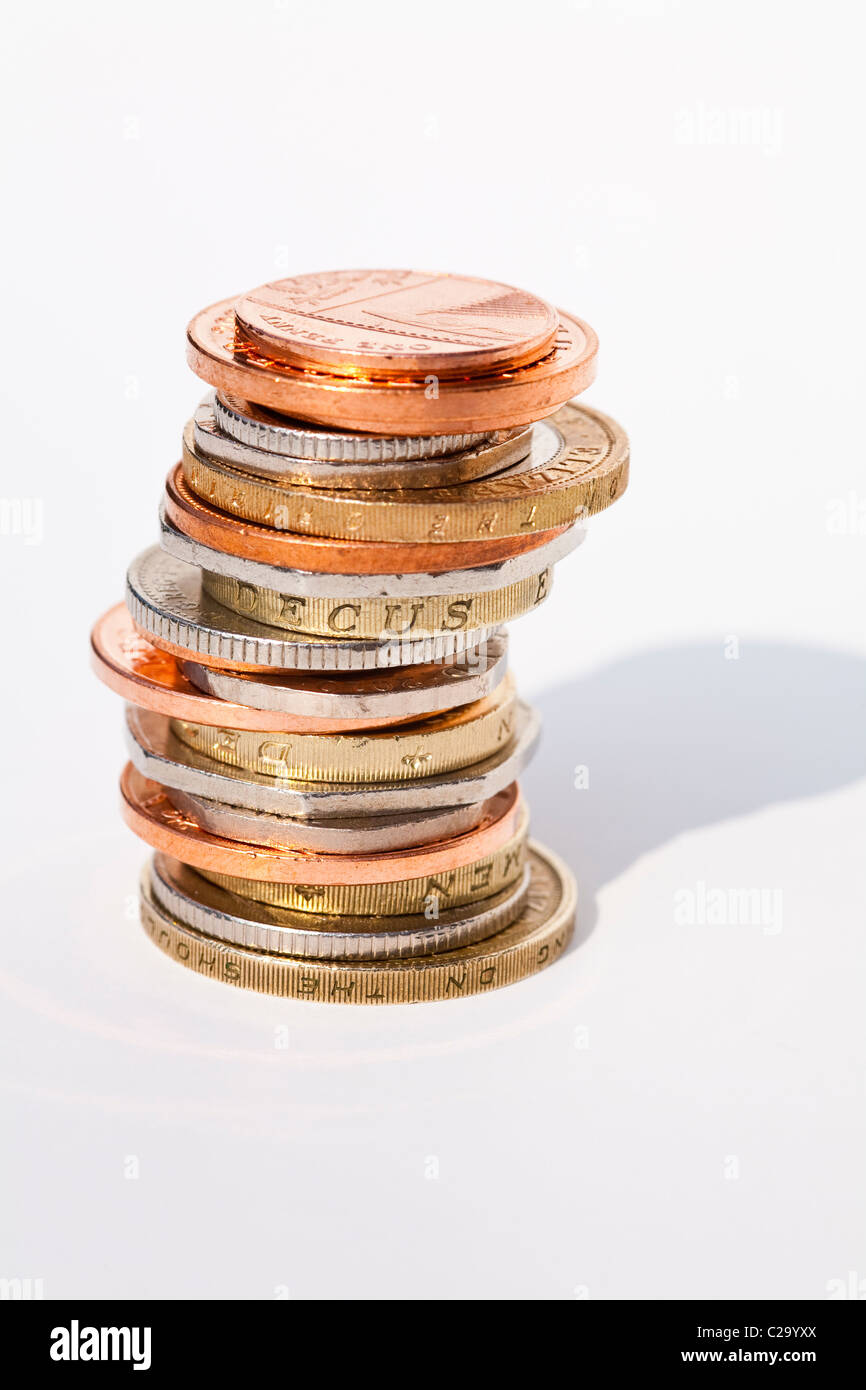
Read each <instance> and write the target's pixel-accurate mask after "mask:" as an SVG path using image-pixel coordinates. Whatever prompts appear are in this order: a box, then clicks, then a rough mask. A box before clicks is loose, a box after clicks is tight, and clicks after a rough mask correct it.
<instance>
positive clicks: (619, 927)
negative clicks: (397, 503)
mask: <svg viewBox="0 0 866 1390" xmlns="http://www.w3.org/2000/svg"><path fill="white" fill-rule="evenodd" d="M858 18H859V16H858V12H857V9H856V7H855V6H853V5H846V4H841V3H829V4H825V5H823V6H822V7H821V9H820V11H816V10H815V7H814V6H813V5H811V4H808V5H807V4H804V3H791V0H778V3H766V0H764V2H763V3H760V2H759V3H756V2H755V0H748V2H747V3H731V0H726V3H724V4H722V3H718V4H697V3H696V4H686V3H681V4H676V3H665V0H646V3H639V2H638V0H636V2H635V3H630V0H622V2H621V3H609V4H604V3H601V0H585V3H576V4H571V5H569V4H543V3H534V4H529V5H526V4H520V5H517V4H514V3H499V4H495V5H494V4H477V3H475V4H469V3H467V2H466V0H461V3H439V4H436V5H435V6H425V5H416V6H413V5H408V4H405V3H402V4H397V3H394V4H376V3H365V4H359V3H340V4H337V3H329V4H327V5H325V4H322V5H310V4H295V3H288V0H285V2H284V0H279V2H278V3H274V0H248V3H245V4H224V3H223V4H220V3H213V0H208V3H203V0H202V3H173V4H168V3H165V2H164V0H163V3H153V2H152V3H150V4H147V5H117V4H109V3H101V4H94V3H77V4H75V5H72V6H70V5H62V4H59V3H53V2H52V3H41V4H39V5H30V6H25V5H19V6H18V7H17V8H16V9H15V10H14V12H11V13H10V14H9V15H8V16H7V19H6V21H5V24H4V38H5V44H4V47H5V52H4V55H3V62H4V66H5V75H4V76H3V79H2V83H0V93H2V100H3V104H4V107H5V108H6V110H5V112H4V116H3V135H4V144H5V154H4V165H5V172H4V183H5V187H6V192H7V201H6V211H5V217H4V226H3V231H4V235H5V243H6V246H5V252H4V256H3V269H4V272H5V276H4V278H5V286H4V290H3V299H2V314H3V322H4V330H5V331H4V334H3V348H2V351H3V359H4V365H3V371H2V374H0V375H2V389H3V401H2V441H3V470H4V481H3V496H4V498H5V499H6V500H7V501H15V500H16V499H17V500H19V501H20V500H22V499H23V500H24V501H25V502H29V503H30V504H31V506H35V508H36V510H35V511H33V510H31V512H30V516H31V518H33V519H35V518H37V517H38V509H39V507H41V508H42V523H41V528H40V527H39V526H38V525H37V526H36V527H35V529H33V530H31V534H30V535H23V534H20V532H19V533H18V534H15V531H16V527H15V525H14V515H15V512H14V508H13V509H10V510H7V511H6V512H4V516H6V517H7V518H10V519H9V520H7V521H6V522H4V527H5V534H4V535H3V536H2V537H0V563H2V572H3V596H4V613H5V616H4V622H3V638H4V658H5V659H4V680H3V702H4V714H3V724H2V729H3V763H2V766H3V774H4V795H3V798H2V802H3V811H4V820H5V828H4V838H3V848H4V858H5V866H4V882H3V925H4V944H3V948H2V959H0V995H2V1018H3V1029H4V1034H5V1036H4V1039H3V1040H2V1050H0V1058H2V1060H0V1075H2V1085H3V1087H4V1088H5V1096H4V1110H5V1116H6V1120H5V1124H4V1130H5V1140H4V1146H3V1148H4V1152H3V1168H4V1172H3V1178H4V1181H3V1183H2V1188H0V1191H2V1194H3V1196H2V1204H3V1208H4V1211H3V1214H2V1220H0V1276H3V1277H6V1278H10V1277H13V1278H14V1277H18V1278H27V1277H30V1278H32V1279H42V1280H43V1288H44V1292H45V1294H46V1296H49V1297H51V1296H57V1297H59V1296H64V1295H82V1296H83V1295H94V1296H95V1295H116V1296H120V1297H133V1296H136V1295H151V1296H155V1297H161V1298H178V1297H179V1298H186V1297H197V1296H201V1297H220V1296H229V1297H240V1298H271V1297H273V1296H274V1294H275V1291H277V1292H278V1293H280V1292H285V1291H288V1292H289V1293H290V1294H291V1296H293V1297H297V1298H309V1297H326V1298H340V1299H342V1298H350V1299H351V1298H359V1297H372V1298H389V1297H403V1298H416V1297H432V1298H461V1299H474V1298H509V1297H516V1298H521V1299H528V1298H544V1299H560V1298H574V1297H578V1298H580V1297H589V1298H591V1299H606V1298H642V1297H648V1296H649V1297H659V1298H677V1297H683V1296H689V1295H696V1296H699V1297H705V1298H722V1297H733V1296H744V1297H748V1296H758V1297H770V1296H776V1295H779V1296H783V1297H795V1296H804V1297H807V1298H815V1299H821V1298H824V1297H826V1296H828V1294H830V1295H839V1294H841V1293H847V1294H849V1295H850V1294H852V1293H854V1292H857V1291H858V1288H859V1291H860V1292H861V1293H866V1282H863V1281H866V1250H864V1239H863V1238H864V1211H863V1184H862V1173H863V1169H864V1157H866V1155H864V1147H866V1146H864V1127H863V1112H862V1077H863V1071H862V1064H863V1054H864V1040H863V1022H862V990H863V973H864V971H863V965H864V945H863V937H864V929H866V922H864V874H863V868H862V823H863V821H862V817H863V809H864V795H863V783H862V780H861V779H862V774H863V771H864V761H866V759H864V743H863V717H862V716H863V693H864V662H863V640H862V601H863V596H862V585H861V577H862V559H863V548H864V531H866V484H864V482H863V477H862V459H863V440H862V408H861V395H862V381H863V367H864V361H863V356H864V354H863V327H862V325H863V316H862V301H861V300H859V299H858V300H856V301H855V297H854V295H855V289H856V288H857V281H858V279H859V271H860V269H861V262H862V247H863V221H862V216H861V214H862V205H861V189H860V174H861V170H862V118H863V110H862V95H861V94H862V89H863V83H862V49H861V42H860V39H861V37H862V36H861V35H858V33H857V32H856V21H857V19H858ZM344 265H349V266H358V265H361V266H363V265H370V266H378V265H384V266H389V265H397V266H403V265H407V266H416V265H420V266H424V267H436V268H447V269H453V270H458V271H469V272H476V273H479V274H481V275H485V276H488V277H491V278H501V279H503V280H506V281H509V282H512V283H516V284H520V285H525V286H527V287H528V288H531V289H533V290H535V291H537V292H538V293H540V294H542V295H544V296H546V297H547V298H549V299H551V300H553V301H554V302H555V303H558V304H562V305H565V306H567V307H568V308H570V309H572V310H574V311H575V312H577V313H579V314H581V315H582V316H584V317H585V318H587V319H588V320H589V321H590V322H591V323H592V324H593V325H594V326H595V327H596V329H597V330H598V332H599V335H600V338H601V344H602V351H601V358H600V372H599V378H598V381H597V383H596V385H595V386H593V387H592V389H591V391H590V392H589V395H588V397H587V399H588V400H589V401H590V402H591V403H593V404H597V405H599V406H600V407H601V408H602V409H604V410H607V411H610V412H611V413H612V414H614V415H615V416H616V417H618V418H619V419H620V420H621V421H622V423H623V424H624V425H625V426H626V428H627V429H628V430H629V433H630V435H631V439H632V453H633V472H632V484H631V486H630V489H629V491H628V493H627V494H626V496H625V498H624V500H622V501H621V502H619V503H618V504H617V505H616V506H615V507H614V508H612V509H611V510H610V511H609V512H608V513H606V514H605V515H604V516H602V517H600V518H599V519H598V520H597V521H596V522H595V523H594V524H593V525H592V527H591V531H590V536H589V539H588V541H587V543H586V544H585V545H584V547H583V548H582V549H581V551H580V552H579V553H578V554H577V555H575V556H573V557H572V558H571V559H570V560H568V561H566V562H565V563H564V564H563V566H562V567H561V570H560V572H559V573H558V575H557V579H556V584H555V585H554V590H553V594H552V597H551V599H550V601H549V603H548V604H547V605H546V606H545V607H544V608H543V609H542V610H540V611H539V612H538V613H537V614H536V615H535V616H534V617H533V618H531V619H526V620H524V621H523V622H522V623H520V624H517V625H516V626H515V627H514V628H513V629H512V662H513V668H514V669H515V671H516V673H517V675H518V678H519V681H520V684H521V686H522V689H523V692H524V694H526V695H528V696H531V697H532V698H533V699H534V700H535V701H536V702H537V704H538V705H539V707H540V709H541V711H542V713H543V715H544V717H545V719H546V737H545V742H544V746H543V751H542V752H541V753H540V755H539V757H538V760H537V762H536V763H535V765H534V766H533V768H532V771H531V773H530V774H529V775H528V776H527V778H526V783H525V789H526V791H527V793H528V795H529V797H530V800H531V806H532V810H533V815H534V828H535V833H536V834H537V836H538V837H539V838H541V839H543V840H546V841H547V842H548V843H549V844H551V845H552V846H553V847H554V848H556V849H557V850H558V851H559V852H560V853H562V854H563V855H564V856H565V857H566V858H567V859H568V861H569V862H570V863H571V864H572V866H573V867H574V869H575V870H576V872H577V873H578V876H579V880H580V885H581V893H582V900H581V909H580V931H579V938H578V944H577V946H576V947H575V948H574V949H573V950H572V951H571V952H570V953H569V954H568V956H567V957H566V958H565V960H564V961H563V962H561V963H559V964H558V965H557V966H556V967H555V968H553V969H551V970H550V971H549V972H548V973H545V974H543V975H541V976H539V977H537V978H535V979H532V980H529V981H527V982H526V983H524V984H521V985H519V986H516V987H514V988H512V989H510V990H505V991H502V992H499V993H495V994H489V995H487V996H485V997H482V998H477V999H471V1000H466V1001H458V1002H452V1003H449V1004H442V1005H438V1006H419V1007H403V1008H398V1009H394V1010H390V1011H389V1010H370V1011H364V1010H362V1009H342V1010H341V1009H338V1008H329V1007H328V1006H324V1005H312V1004H304V1003H280V1002H278V1001H272V1000H269V999H267V998H262V997H258V996H256V995H251V994H244V993H241V992H238V991H234V990H231V989H228V988H223V987H220V986H219V985H217V984H215V983H212V982H210V981H207V980H204V979H200V978H198V977H196V976H194V975H191V974H188V973H186V972H185V971H183V970H182V969H181V968H179V967H178V966H176V965H174V964H172V963H171V962H170V961H168V960H167V959H166V958H165V957H163V956H162V955H161V954H160V953H158V952H157V951H155V950H154V949H153V947H152V946H151V945H150V944H149V943H148V942H147V940H146V939H145V937H144V935H143V933H142V932H141V930H140V928H139V927H138V926H137V924H136V922H135V920H133V919H134V901H135V893H136V883H137V874H138V869H139V866H140V865H141V864H142V863H143V862H144V860H145V857H146V852H145V850H144V849H143V847H142V846H141V845H140V844H139V843H138V842H136V841H135V840H133V838H132V836H131V835H130V834H129V833H128V832H126V831H125V830H124V829H123V828H122V827H121V825H120V821H119V816H118V813H117V809H116V799H117V794H116V779H117V776H118V773H119V770H120V767H121V764H122V761H123V751H122V741H121V706H120V702H119V701H118V700H117V699H116V697H114V696H113V695H111V694H110V693H109V692H108V691H106V690H105V689H104V688H103V687H101V686H100V685H99V684H98V683H97V682H96V681H95V680H94V679H93V678H92V676H91V675H90V674H89V672H88V669H87V640H88V630H89V627H90V625H91V623H92V622H93V620H94V619H95V618H96V617H97V616H98V614H99V613H100V612H101V611H102V610H103V609H105V608H106V607H108V606H109V605H110V604H112V603H114V602H115V601H117V599H119V598H120V596H121V593H122V583H123V575H124V570H125V567H126V564H127V563H128V562H129V560H130V559H131V557H132V556H133V554H134V553H135V552H136V551H137V550H139V549H141V548H142V547H144V546H145V545H147V544H150V543H151V542H152V541H153V540H154V539H155V526H156V508H157V502H158V498H159V493H160V489H161V485H162V480H163V477H164V474H165V472H166V471H167V469H168V467H169V465H170V464H171V463H172V462H173V461H174V460H175V459H176V457H177V456H178V453H179V444H180V433H181V428H182V425H183V423H184V420H185V419H186V418H187V416H188V415H189V414H190V413H191V409H192V407H193V405H194V404H195V402H196V401H197V400H198V398H199V396H200V394H201V392H202V387H201V386H200V384H199V383H197V382H196V381H195V380H194V379H193V377H192V376H191V374H190V373H189V371H188V369H187V368H186V366H185V362H184V351H183V348H184V327H185V324H186V322H187V320H188V319H189V318H190V317H191V315H192V314H193V313H194V312H195V311H196V310H197V309H199V308H201V307H202V306H204V305H205V304H208V303H210V302H212V301H213V300H216V299H219V298H223V297H226V296H228V295H231V294H233V293H236V292H237V293H239V292H241V291H242V290H244V289H246V288H248V287H249V286H251V285H254V284H258V283H260V282H262V281H264V280H267V279H271V278H274V276H275V275H276V274H278V273H284V274H294V273H300V272H302V271H308V270H317V269H323V268H330V267H334V266H344ZM577 765H585V766H586V768H588V771H589V787H588V788H587V789H584V790H575V788H574V786H573V782H574V768H575V767H576V766H577ZM701 883H704V884H706V885H707V887H708V888H720V889H722V890H723V891H724V892H725V893H727V892H731V891H736V890H740V889H749V888H760V889H764V890H766V891H767V892H768V893H769V894H771V895H776V896H773V897H772V898H771V899H770V901H772V902H774V903H776V904H780V906H779V910H778V911H775V910H774V911H773V913H772V920H765V921H764V922H763V923H761V922H756V923H753V924H752V925H740V926H738V925H729V926H708V925H704V926H700V925H691V926H689V925H685V924H682V923H678V922H677V920H676V918H675V911H674V905H675V895H676V894H677V893H678V892H680V891H682V890H692V891H697V885H699V884H701ZM283 1026H285V1027H287V1028H288V1040H289V1045H288V1047H287V1048H280V1047H278V1046H277V1045H276V1043H277V1042H278V1041H279V1039H280V1038H281V1037H282V1034H280V1033H278V1032H277V1030H278V1029H280V1028H281V1027H283ZM132 1160H137V1164H136V1163H135V1162H132ZM136 1167H137V1171H138V1173H139V1176H138V1177H137V1178H134V1177H129V1176H125V1174H129V1173H134V1172H135V1171H136ZM437 1173H438V1176H436V1174H437ZM858 1281H859V1282H858Z"/></svg>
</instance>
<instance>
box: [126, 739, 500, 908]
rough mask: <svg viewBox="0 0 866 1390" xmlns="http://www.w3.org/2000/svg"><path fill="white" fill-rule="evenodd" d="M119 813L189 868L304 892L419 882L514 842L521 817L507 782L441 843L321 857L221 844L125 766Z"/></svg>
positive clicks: (159, 788)
mask: <svg viewBox="0 0 866 1390" xmlns="http://www.w3.org/2000/svg"><path fill="white" fill-rule="evenodd" d="M120 792H121V814H122V816H123V819H124V821H125V823H126V825H127V826H128V827H129V829H130V830H132V831H133V833H134V834H136V835H137V836H138V837H139V839H142V840H144V841H145V843H146V844H149V845H150V846H151V848H153V849H156V850H159V851H161V852H162V853H163V854H169V855H171V856H172V857H173V858H174V859H179V860H180V862H181V863H182V864H187V865H189V866H190V867H191V868H199V869H205V870H209V871H211V872H213V873H222V874H230V875H232V876H234V877H237V878H251V879H256V880H257V881H258V882H264V883H301V884H308V885H310V886H311V887H315V886H319V885H329V886H334V885H340V884H347V885H348V884H354V883H392V882H395V881H399V880H401V879H414V878H426V877H427V876H428V875H434V874H441V873H446V872H448V871H449V870H451V869H458V868H462V867H463V866H464V865H466V864H472V863H474V862H475V861H476V860H478V859H483V858H485V856H487V855H488V854H495V853H496V851H497V850H499V849H501V848H502V846H503V845H505V844H507V842H508V841H509V840H510V839H512V838H513V836H514V835H515V834H516V833H517V830H518V829H519V827H520V824H521V820H522V817H523V816H524V814H525V811H524V805H523V800H522V797H521V794H520V789H519V787H518V785H517V783H516V782H512V783H511V785H510V786H509V787H506V788H505V789H504V790H503V791H501V792H497V793H496V794H495V796H493V797H491V798H490V799H489V810H488V811H487V813H486V814H485V816H484V817H483V818H482V820H481V821H480V822H479V824H478V825H477V826H475V827H474V828H473V829H471V830H466V831H464V832H463V833H462V834H460V835H455V836H452V837H450V838H449V839H447V840H439V841H434V842H433V843H432V844H427V845H423V846H421V847H417V848H412V849H402V850H392V851H389V852H386V853H379V854H358V853H352V854H342V855H341V854H323V853H319V852H316V851H314V850H304V849H275V848H273V847H271V846H268V845H250V844H246V843H243V842H241V841H239V840H226V839H224V838H222V837H221V836H218V835H213V834H211V833H210V832H209V831H207V830H204V829H202V827H201V826H199V824H198V822H197V821H196V820H195V819H194V817H193V816H191V815H189V814H187V813H186V812H183V811H180V810H179V809H178V808H177V807H176V806H175V805H174V804H173V803H172V801H171V796H170V793H169V791H167V790H166V788H164V787H162V786H160V784H159V783H158V782H154V781H152V780H151V779H150V778H147V777H144V776H143V775H142V774H141V773H140V772H138V771H137V769H136V768H135V767H134V766H133V765H132V763H127V764H126V766H125V768H124V769H123V772H122V773H121V777H120Z"/></svg>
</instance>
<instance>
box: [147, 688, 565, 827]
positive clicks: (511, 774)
mask: <svg viewBox="0 0 866 1390" xmlns="http://www.w3.org/2000/svg"><path fill="white" fill-rule="evenodd" d="M514 725H515V733H514V737H513V738H512V740H511V742H510V743H508V744H506V745H505V747H503V748H501V749H499V750H498V751H497V752H496V753H494V754H493V755H492V756H491V757H489V758H485V759H483V761H481V762H477V763H471V764H470V765H469V766H468V767H462V768H458V769H456V770H455V771H454V772H446V773H442V774H441V775H440V776H437V777H422V778H419V779H418V781H417V782H411V783H408V784H407V783H404V782H399V783H394V782H389V783H385V782H368V783H364V784H363V785H357V784H354V783H346V782H302V781H299V780H297V779H294V778H290V777H280V778H276V777H266V776H265V775H264V774H263V773H259V772H249V771H247V770H246V769H245V768H236V767H231V766H229V764H227V763H218V762H216V761H215V760H214V759H213V758H209V757H207V756H206V755H205V754H203V753H196V752H195V751H194V750H193V749H192V748H188V747H187V746H186V744H185V743H181V741H180V739H178V738H176V737H175V735H174V734H173V733H172V731H171V725H170V721H169V718H168V716H167V715H164V714H157V713H156V712H155V711H154V710H148V709H138V708H136V707H135V706H133V705H127V707H126V742H127V748H128V751H129V756H130V759H131V761H132V764H133V766H134V767H136V768H137V769H138V771H139V772H140V773H141V774H142V776H143V777H148V778H150V780H151V781H153V782H158V783H159V784H160V786H163V787H166V788H167V789H168V790H169V791H170V792H173V791H179V792H188V793H189V795H190V796H200V797H203V798H204V799H205V800H207V801H221V802H224V803H225V804H226V805H228V806H242V807H244V808H245V809H246V810H248V811H265V812H271V813H273V814H274V815H277V816H297V817H302V818H303V817H307V816H313V817H320V816H321V817H328V816H375V815H385V814H388V813H389V812H394V811H398V812H399V811H404V812H405V811H411V812H414V811H423V810H428V809H436V808H438V807H442V806H468V805H471V804H473V803H475V802H478V801H486V800H487V799H488V797H491V796H494V795H495V794H496V792H499V791H502V790H503V788H505V787H507V786H509V785H510V784H511V783H512V782H513V781H514V780H515V778H516V777H519V776H520V774H521V772H522V771H523V769H524V768H525V766H526V764H527V763H528V762H529V759H530V758H531V757H532V754H533V753H534V751H535V746H536V744H537V742H538V737H539V720H538V716H537V714H536V713H535V711H534V710H532V709H530V707H529V706H528V705H524V704H523V703H522V702H521V701H518V702H517V705H516V708H515V719H514Z"/></svg>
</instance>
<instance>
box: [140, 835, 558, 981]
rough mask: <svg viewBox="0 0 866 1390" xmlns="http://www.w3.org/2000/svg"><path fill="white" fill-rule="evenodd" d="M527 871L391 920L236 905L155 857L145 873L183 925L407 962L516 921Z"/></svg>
mask: <svg viewBox="0 0 866 1390" xmlns="http://www.w3.org/2000/svg"><path fill="white" fill-rule="evenodd" d="M530 878H531V871H530V869H529V868H528V867H526V868H524V870H523V873H522V875H521V877H520V878H519V879H518V880H517V881H516V882H515V883H513V884H510V885H509V886H508V887H507V888H503V889H501V890H500V892H498V893H495V894H493V895H492V896H491V897H489V898H485V899H484V900H483V901H482V902H481V903H468V904H466V905H464V906H462V907H452V908H444V909H443V910H441V911H440V912H439V914H438V916H437V917H435V918H433V919H428V918H426V917H425V916H424V915H423V913H415V914H406V915H401V916H397V915H396V914H395V915H393V916H390V917H381V918H370V917H368V916H363V917H358V916H352V915H350V914H348V913H344V914H342V915H341V916H336V915H333V914H331V915H326V914H324V913H310V912H297V911H293V910H292V909H291V908H280V907H272V906H270V905H269V904H267V903H259V902H255V901H254V900H252V899H250V898H239V897H237V896H236V895H235V894H234V893H231V892H230V891H228V890H226V889H225V888H221V887H220V886H219V885H218V884H216V883H213V882H211V881H209V880H208V879H206V878H204V877H202V875H201V874H198V873H196V871H195V870H194V869H190V868H188V867H187V866H186V865H185V864H181V863H180V862H179V860H177V859H170V858H169V857H168V856H167V855H164V854H156V855H154V856H153V859H152V860H151V864H150V866H149V869H147V868H146V869H145V870H144V882H145V885H148V879H149V888H150V891H151V893H152V895H153V898H154V900H155V901H156V903H157V904H158V905H159V906H160V907H161V908H162V909H163V911H165V912H168V913H169V914H170V915H171V916H173V917H174V918H175V920H176V921H178V922H179V923H181V924H182V925H183V926H186V927H190V928H191V929H192V930H193V931H200V932H203V933H205V934H206V935H207V936H211V937H215V938H216V939H218V940H220V941H225V942H226V943H227V944H228V945H231V946H242V947H251V948H252V949H254V950H257V951H270V952H272V953H274V954H275V955H291V956H308V957H311V958H314V959H319V960H340V959H342V960H405V959H407V958H410V957H412V956H426V955H432V954H436V953H438V952H440V951H453V950H456V949H458V948H459V947H461V946H466V945H470V944H471V943H472V942H474V941H483V940H485V939H486V938H487V937H489V936H494V935H495V934H496V933H497V932H500V931H503V930H504V929H505V928H506V927H508V926H510V925H511V923H512V922H513V921H514V920H515V919H516V918H517V917H519V915H520V913H521V912H522V910H523V907H524V904H525V902H526V899H527V896H528V893H529V883H530Z"/></svg>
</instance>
